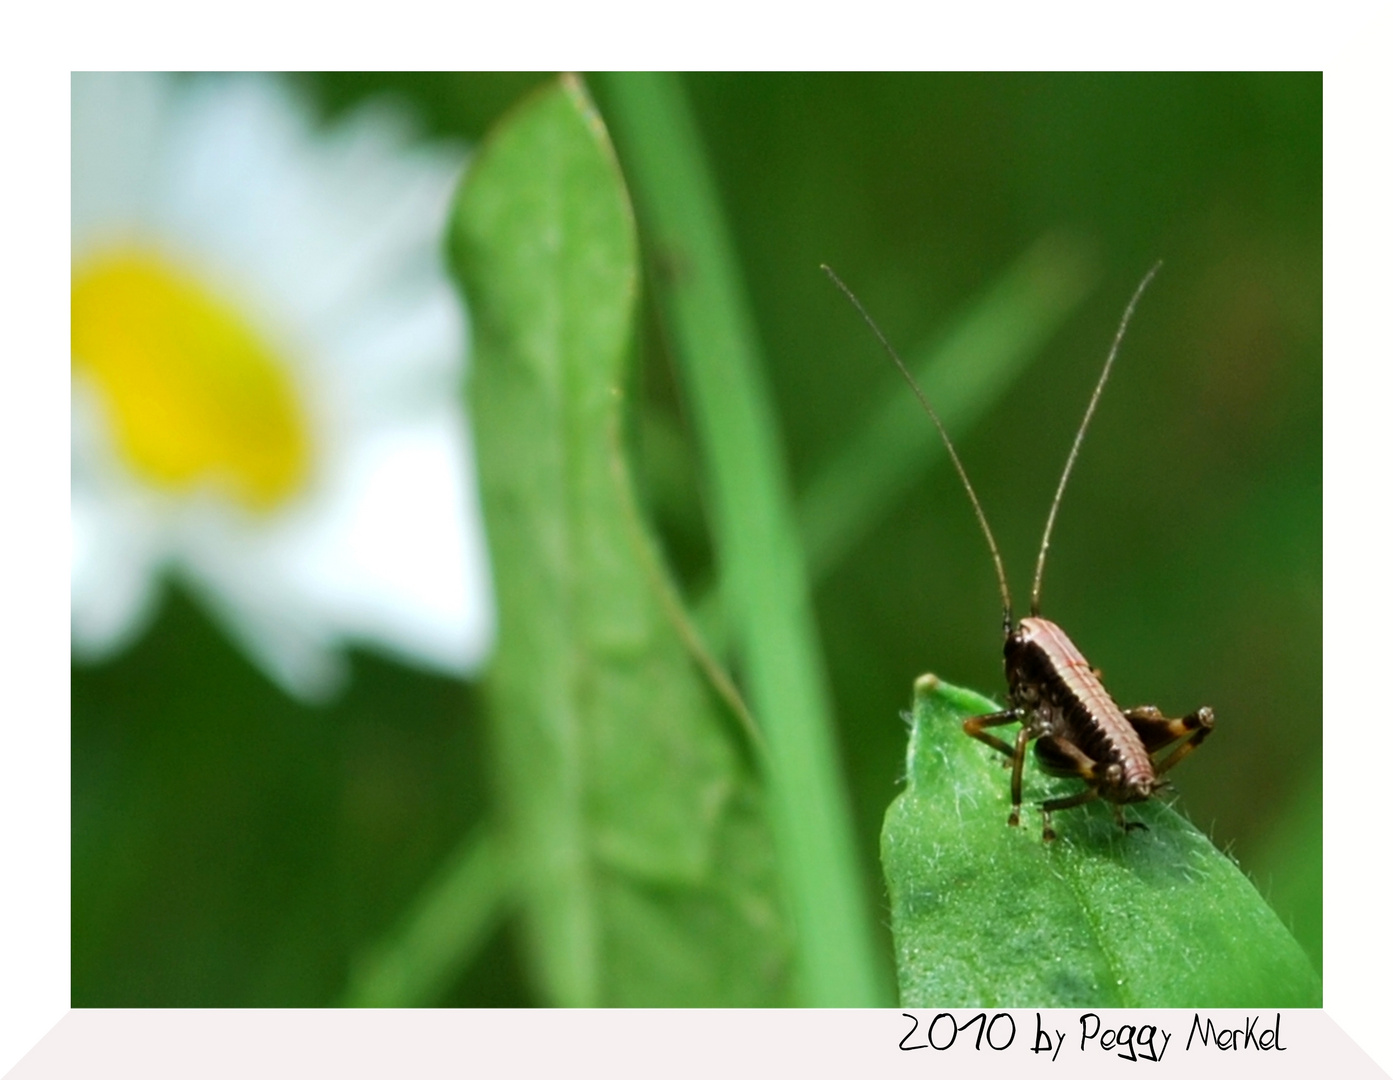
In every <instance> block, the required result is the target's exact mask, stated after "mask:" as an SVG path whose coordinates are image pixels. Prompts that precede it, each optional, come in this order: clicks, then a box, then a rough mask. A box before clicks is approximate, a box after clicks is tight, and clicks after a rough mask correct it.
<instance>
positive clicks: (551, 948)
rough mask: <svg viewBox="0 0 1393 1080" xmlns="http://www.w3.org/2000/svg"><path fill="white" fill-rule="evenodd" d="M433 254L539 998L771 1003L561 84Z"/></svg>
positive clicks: (769, 940)
mask: <svg viewBox="0 0 1393 1080" xmlns="http://www.w3.org/2000/svg"><path fill="white" fill-rule="evenodd" d="M449 248H450V254H451V257H452V261H453V264H454V267H455V270H456V273H457V275H458V277H459V279H460V282H461V285H462V287H463V289H464V292H465V294H466V296H467V298H468V301H469V310H470V314H471V318H472V322H473V330H474V338H475V351H474V356H473V384H472V386H471V394H470V397H471V413H472V415H473V417H474V430H475V437H476V443H477V454H478V459H479V476H480V488H481V492H482V496H483V500H484V508H485V519H486V523H487V528H488V536H489V548H490V552H491V557H492V560H493V570H494V579H495V588H496V590H497V596H498V604H499V609H500V617H499V624H500V632H499V634H500V636H499V641H498V647H497V652H496V654H495V658H494V662H493V666H492V669H491V671H490V674H489V681H488V698H489V711H490V719H491V723H492V729H493V731H492V734H493V744H494V748H495V752H496V763H495V769H494V771H495V774H496V779H497V784H498V787H499V793H500V796H501V802H502V811H503V821H504V829H505V832H504V834H503V837H502V839H503V842H504V843H505V844H506V845H507V851H508V853H509V859H510V861H511V862H512V865H513V866H514V869H515V873H516V881H517V887H518V902H519V906H520V909H521V912H522V919H523V928H524V937H525V942H526V945H527V950H528V956H529V961H530V965H531V968H532V971H533V973H534V976H535V979H536V982H537V985H538V987H539V989H540V991H541V993H542V995H543V997H544V998H545V999H546V1000H548V1001H551V1002H555V1003H557V1004H564V1005H758V1004H774V1003H783V1002H786V1001H787V994H786V986H787V981H788V971H789V963H788V959H787V945H786V941H787V934H786V932H785V930H784V927H783V924H782V919H781V916H780V912H779V899H780V897H779V894H778V888H777V884H776V879H775V869H774V856H773V844H772V841H771V839H770V837H769V835H768V827H767V824H766V816H765V809H764V806H763V794H762V791H761V789H760V786H759V782H758V778H757V776H756V770H755V766H754V758H755V754H754V753H753V752H752V751H751V747H750V743H749V738H748V733H747V731H746V730H745V729H744V728H743V727H742V726H741V723H740V718H739V716H738V715H737V713H736V712H735V711H733V710H732V708H731V704H730V699H729V697H728V696H726V695H723V693H722V689H723V688H722V686H721V685H720V682H719V680H718V679H716V680H713V678H712V677H711V669H710V667H709V665H707V664H705V663H704V661H703V658H702V657H701V655H700V654H699V651H698V650H696V648H695V646H694V641H695V638H694V635H693V634H692V633H691V631H690V628H689V627H688V626H687V624H686V622H685V619H684V616H683V615H682V612H681V609H680V606H679V604H678V601H677V599H676V593H675V590H674V589H673V587H672V585H671V583H670V581H669V579H668V578H667V576H666V574H665V572H664V570H663V568H662V566H661V563H660V560H659V557H658V554H657V548H656V545H655V543H654V541H653V539H652V537H651V535H650V533H649V531H648V529H647V526H646V524H645V523H644V522H643V521H642V520H641V519H640V517H639V515H638V513H637V510H636V507H635V502H634V495H633V490H632V484H631V482H630V477H629V471H628V466H627V462H626V460H625V458H624V456H623V451H622V439H621V429H622V419H623V407H624V401H623V395H622V388H623V386H624V385H625V367H626V364H627V362H628V359H629V354H630V350H631V339H632V335H633V319H634V306H635V298H636V294H637V289H638V254H637V244H636V237H635V231H634V223H633V218H632V213H631V210H630V207H629V203H628V200H627V195H626V193H625V190H624V185H623V181H622V179H621V176H620V174H619V169H618V166H617V164H616V162H615V160H614V157H613V154H612V151H611V149H610V146H609V143H608V141H607V137H606V134H605V131H604V128H603V125H602V123H601V121H600V118H599V117H598V115H597V114H596V113H595V112H594V110H593V108H592V107H591V105H590V102H589V100H588V98H587V97H586V95H585V91H584V89H583V88H582V87H581V85H580V83H579V82H578V80H575V79H573V78H564V79H562V80H560V81H559V82H557V83H555V84H553V85H551V86H549V87H547V88H546V89H545V90H544V91H542V92H540V93H538V94H537V95H535V96H533V97H532V98H530V99H528V100H527V101H526V102H525V103H524V104H523V105H522V106H520V107H519V108H518V109H516V110H515V111H514V112H513V113H512V114H510V116H509V117H507V118H506V119H505V121H504V122H503V123H502V124H500V125H499V127H498V128H497V129H496V130H495V131H494V133H493V135H492V136H491V138H490V139H489V140H488V141H487V142H486V144H485V145H484V147H483V148H482V149H481V151H480V153H479V156H478V158H477V160H476V162H475V164H474V166H473V168H472V170H471V172H470V175H469V178H468V180H467V181H466V183H465V186H464V188H463V189H462V191H461V193H460V196H459V198H458V200H457V202H456V207H455V214H454V219H453V222H452V225H451V232H450V238H449Z"/></svg>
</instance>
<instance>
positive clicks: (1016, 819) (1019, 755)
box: [1006, 724, 1030, 825]
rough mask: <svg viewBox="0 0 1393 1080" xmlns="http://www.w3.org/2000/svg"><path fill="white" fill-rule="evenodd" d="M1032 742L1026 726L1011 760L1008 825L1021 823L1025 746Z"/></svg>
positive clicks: (1017, 741)
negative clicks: (1022, 773)
mask: <svg viewBox="0 0 1393 1080" xmlns="http://www.w3.org/2000/svg"><path fill="white" fill-rule="evenodd" d="M1029 741H1030V729H1029V728H1028V727H1026V726H1025V725H1024V724H1022V725H1021V729H1020V731H1018V732H1016V749H1015V751H1014V757H1012V759H1011V816H1010V817H1008V818H1007V819H1006V824H1007V825H1019V824H1020V823H1021V770H1023V769H1024V768H1025V744H1026V743H1028V742H1029Z"/></svg>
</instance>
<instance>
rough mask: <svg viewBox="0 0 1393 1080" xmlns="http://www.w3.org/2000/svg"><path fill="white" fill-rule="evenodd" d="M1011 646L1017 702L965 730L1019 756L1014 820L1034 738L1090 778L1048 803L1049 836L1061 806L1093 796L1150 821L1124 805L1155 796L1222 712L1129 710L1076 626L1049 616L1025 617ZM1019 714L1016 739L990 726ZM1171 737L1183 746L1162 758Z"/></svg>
mask: <svg viewBox="0 0 1393 1080" xmlns="http://www.w3.org/2000/svg"><path fill="white" fill-rule="evenodd" d="M1004 652H1005V660H1006V682H1007V686H1008V688H1009V692H1010V701H1011V707H1010V708H1009V709H1003V710H1002V711H1001V712H998V713H991V714H989V715H987V716H974V717H972V718H971V719H969V720H967V721H966V722H965V723H964V724H963V730H964V731H965V732H966V733H967V734H969V735H971V736H972V737H973V738H974V739H979V740H981V741H982V742H984V743H986V744H987V745H988V746H990V747H992V748H993V749H995V750H999V751H1001V752H1002V753H1003V754H1006V755H1007V756H1008V757H1010V758H1011V759H1012V766H1013V767H1012V772H1011V816H1010V818H1009V822H1010V824H1012V825H1018V824H1020V806H1021V769H1022V765H1023V763H1024V760H1025V745H1026V743H1028V742H1030V741H1032V740H1033V741H1034V742H1035V758H1036V760H1037V761H1038V762H1039V764H1040V767H1041V768H1042V769H1043V770H1044V771H1045V772H1047V773H1049V774H1050V775H1052V776H1064V777H1074V778H1076V779H1080V780H1083V781H1084V782H1085V783H1086V784H1088V787H1087V788H1085V789H1084V790H1083V791H1081V792H1079V793H1078V794H1077V795H1071V796H1067V797H1064V798H1059V799H1048V800H1046V801H1045V802H1044V803H1043V804H1042V805H1041V807H1040V810H1041V813H1042V815H1043V816H1044V837H1045V839H1046V840H1052V839H1054V827H1053V825H1052V824H1051V821H1050V815H1051V813H1052V812H1053V811H1055V810H1064V809H1067V808H1069V807H1071V806H1079V805H1082V804H1083V803H1086V802H1092V801H1093V800H1094V799H1102V800H1104V801H1105V802H1109V803H1111V804H1112V806H1113V816H1114V817H1115V818H1116V819H1117V823H1118V824H1119V825H1121V826H1122V827H1123V828H1138V827H1141V826H1140V823H1138V822H1127V821H1125V820H1124V819H1123V817H1122V809H1121V808H1122V806H1123V805H1124V804H1126V803H1132V802H1143V801H1145V800H1146V799H1149V798H1150V797H1151V795H1152V794H1153V793H1154V792H1155V791H1156V789H1157V788H1159V787H1161V786H1163V785H1164V784H1165V781H1164V780H1163V779H1161V775H1162V774H1163V773H1165V772H1166V771H1168V770H1169V769H1171V768H1173V767H1174V766H1175V764H1176V763H1177V762H1179V761H1180V760H1181V759H1182V758H1184V757H1185V756H1186V755H1187V754H1189V753H1190V752H1191V751H1193V750H1194V749H1195V747H1197V746H1199V745H1200V743H1201V742H1203V741H1204V739H1205V738H1206V737H1207V736H1208V735H1209V733H1210V732H1211V731H1213V730H1214V713H1213V710H1211V709H1210V708H1208V707H1207V706H1206V707H1204V708H1200V709H1196V710H1195V711H1194V712H1193V713H1191V714H1189V715H1188V716H1185V717H1181V718H1178V719H1171V718H1169V717H1166V716H1163V715H1162V713H1161V711H1160V710H1159V709H1157V708H1156V707H1155V706H1150V705H1148V706H1143V707H1141V708H1136V709H1129V710H1126V711H1123V710H1122V709H1121V708H1119V707H1118V705H1117V703H1116V702H1115V701H1113V699H1112V695H1111V694H1109V693H1108V691H1107V690H1106V689H1105V688H1104V686H1103V684H1102V682H1101V680H1100V679H1099V678H1098V674H1097V672H1095V671H1094V670H1093V668H1092V667H1091V666H1090V665H1089V663H1088V661H1087V660H1086V659H1084V656H1083V653H1081V652H1080V651H1079V649H1078V647H1077V646H1076V645H1075V644H1074V643H1073V642H1072V641H1070V640H1069V635H1068V634H1066V633H1065V632H1064V631H1063V630H1062V629H1060V627H1059V626H1057V625H1056V624H1055V623H1052V622H1050V620H1048V619H1042V618H1039V617H1038V616H1032V617H1030V618H1025V619H1022V620H1021V621H1020V622H1019V623H1018V624H1017V625H1016V628H1015V629H1014V630H1012V631H1011V633H1010V634H1009V635H1007V638H1006V646H1005V650H1004ZM1015 722H1018V723H1020V725H1021V727H1020V730H1019V731H1018V732H1017V734H1016V745H1015V746H1011V745H1009V744H1008V743H1006V742H1005V741H1004V740H1002V739H999V738H997V737H996V736H995V735H991V734H988V733H987V732H986V731H985V730H984V729H985V728H989V727H996V726H998V725H1001V724H1009V723H1015ZM1172 743H1176V744H1177V745H1176V746H1175V749H1173V750H1172V751H1171V752H1170V753H1169V754H1168V755H1167V756H1166V757H1165V758H1164V759H1163V760H1161V761H1159V762H1158V761H1154V760H1153V755H1154V754H1156V753H1157V752H1158V751H1160V750H1163V749H1165V748H1166V747H1167V746H1170V745H1171V744H1172Z"/></svg>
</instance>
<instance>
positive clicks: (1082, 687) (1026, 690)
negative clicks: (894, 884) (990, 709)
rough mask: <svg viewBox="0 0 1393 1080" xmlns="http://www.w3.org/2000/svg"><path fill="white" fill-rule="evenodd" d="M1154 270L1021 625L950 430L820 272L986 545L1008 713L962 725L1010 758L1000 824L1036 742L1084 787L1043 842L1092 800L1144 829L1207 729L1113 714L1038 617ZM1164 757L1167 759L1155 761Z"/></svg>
mask: <svg viewBox="0 0 1393 1080" xmlns="http://www.w3.org/2000/svg"><path fill="white" fill-rule="evenodd" d="M1160 266H1161V264H1160V263H1157V264H1156V265H1155V266H1153V267H1152V268H1151V270H1150V271H1149V272H1148V273H1147V275H1146V277H1144V278H1143V279H1142V282H1141V284H1140V285H1138V286H1137V290H1136V292H1134V293H1133V294H1132V299H1131V301H1130V302H1129V303H1128V304H1127V309H1126V311H1124V312H1123V315H1122V322H1121V324H1120V325H1119V326H1118V328H1117V335H1116V336H1115V337H1114V338H1113V343H1112V348H1111V349H1110V350H1109V351H1108V358H1107V360H1106V361H1105V362H1104V364H1103V373H1102V375H1100V376H1099V377H1098V385H1097V386H1095V387H1094V388H1093V396H1092V397H1091V398H1090V399H1089V402H1088V409H1087V411H1086V412H1085V413H1084V417H1083V422H1082V423H1081V424H1079V430H1078V433H1077V434H1076V435H1075V436H1074V445H1073V447H1072V449H1070V451H1069V458H1068V460H1067V461H1066V462H1065V464H1064V473H1063V475H1062V476H1060V478H1059V486H1058V488H1056V489H1055V493H1054V501H1053V503H1051V504H1050V513H1049V517H1048V518H1047V519H1046V521H1045V533H1044V536H1043V538H1042V539H1041V541H1040V555H1039V558H1038V559H1037V560H1036V563H1035V581H1034V585H1033V587H1032V589H1031V593H1030V615H1029V617H1028V618H1024V619H1021V620H1020V622H1018V623H1017V622H1015V621H1014V620H1013V618H1012V614H1011V610H1012V609H1011V592H1010V589H1009V588H1008V587H1007V584H1006V571H1005V569H1004V567H1003V566H1002V562H1001V553H1000V552H999V551H998V550H997V546H996V540H995V538H994V537H993V536H992V531H991V527H990V526H989V525H988V524H987V516H986V514H985V513H983V511H982V504H981V503H980V502H979V501H978V499H977V493H976V492H975V491H974V490H973V488H972V482H971V481H970V480H968V478H967V471H966V470H965V469H964V468H963V464H962V461H961V460H960V459H959V458H958V452H957V450H956V449H954V447H953V441H952V440H951V439H949V438H948V432H947V430H946V429H945V428H944V426H943V423H942V421H940V420H939V418H938V414H937V413H936V412H934V410H933V406H932V405H930V404H929V399H928V398H927V397H925V396H924V392H923V391H922V390H921V389H919V384H918V383H917V382H915V381H914V376H912V375H911V374H910V373H909V369H908V368H907V367H906V366H905V363H904V361H903V360H901V359H900V357H899V355H898V354H897V353H896V352H895V350H894V348H893V347H892V346H891V344H890V342H889V340H888V339H887V338H886V337H885V334H884V333H882V331H881V329H880V327H878V326H877V325H876V324H875V321H874V320H873V319H872V318H871V317H870V315H869V314H867V312H866V309H865V308H864V307H862V306H861V302H860V301H859V300H857V299H856V296H855V295H854V294H853V293H852V292H851V290H850V289H848V288H847V287H846V285H845V284H843V283H842V280H841V279H840V278H839V277H837V275H836V274H835V273H833V272H832V270H831V269H830V268H829V267H827V266H824V267H823V270H825V271H826V272H827V275H828V276H829V277H830V278H831V279H832V281H833V282H834V283H835V284H836V286H837V287H838V288H839V289H841V290H842V292H843V293H845V294H846V296H847V298H848V299H849V300H850V301H851V302H852V304H854V305H855V307H856V310H857V311H859V312H860V313H861V317H862V318H864V319H865V320H866V322H867V324H868V325H869V326H870V328H871V330H872V331H873V332H874V333H875V335H876V337H877V338H879V339H880V343H881V345H883V346H884V347H885V351H886V352H887V353H889V354H890V358H891V359H892V360H894V361H895V365H896V366H897V367H898V368H899V369H900V372H901V374H903V375H904V377H905V378H906V379H908V380H909V385H910V386H911V387H913V389H914V393H915V394H916V395H917V396H918V398H919V403H920V404H921V405H923V406H924V411H925V412H927V413H928V414H929V417H930V419H932V420H933V422H934V426H935V427H937V428H938V433H939V435H941V436H942V437H943V445H944V446H946V447H947V449H948V455H949V457H951V458H952V460H953V466H954V467H955V468H956V469H957V470H958V476H959V477H960V478H961V479H962V482H963V487H964V488H966V489H967V495H968V498H969V499H971V500H972V508H973V510H974V511H976V514H977V521H978V523H979V524H980V525H981V527H982V533H983V535H985V536H986V538H987V546H988V547H989V548H990V549H991V555H992V562H993V563H994V564H995V566H996V577H997V583H998V584H999V585H1000V587H1001V605H1002V624H1003V630H1004V632H1005V636H1006V645H1005V649H1004V653H1005V659H1006V684H1007V687H1008V699H1009V701H1010V705H1009V707H1008V708H1005V709H1002V710H1001V711H1000V712H995V713H988V714H987V715H985V716H974V717H971V718H970V719H968V720H967V721H965V722H964V723H963V730H964V731H965V732H967V734H969V735H971V736H972V737H973V738H974V739H978V740H980V741H981V742H984V743H986V744H987V745H988V746H990V747H991V748H992V749H993V750H999V751H1000V752H1001V753H1003V754H1005V755H1006V756H1007V757H1009V758H1010V759H1011V815H1010V817H1009V818H1007V823H1008V824H1010V825H1019V824H1020V819H1021V773H1022V770H1023V769H1024V766H1025V748H1026V745H1027V744H1028V743H1030V742H1034V743H1035V757H1036V760H1037V761H1038V762H1039V764H1040V767H1041V768H1042V769H1043V770H1044V771H1045V772H1047V773H1049V774H1051V775H1052V776H1063V777H1074V778H1077V779H1080V780H1082V781H1083V782H1084V783H1085V784H1086V785H1087V787H1086V788H1084V790H1083V791H1080V792H1078V793H1077V794H1075V795H1068V796H1063V797H1060V798H1056V799H1047V800H1045V801H1044V802H1043V803H1042V804H1041V805H1040V812H1041V815H1042V816H1043V818H1044V839H1046V840H1053V839H1054V835H1055V834H1054V826H1053V825H1052V824H1051V821H1050V815H1051V814H1053V813H1054V811H1056V810H1067V809H1068V808H1069V807H1072V806H1081V805H1083V804H1084V803H1088V802H1092V801H1093V800H1094V799H1103V800H1105V801H1107V802H1109V803H1111V804H1112V811H1113V817H1114V818H1115V819H1116V821H1117V823H1118V825H1120V826H1121V827H1122V828H1123V829H1124V830H1130V829H1137V828H1145V827H1146V826H1145V825H1143V824H1142V823H1140V822H1129V821H1127V820H1126V819H1125V818H1124V817H1123V813H1122V807H1123V806H1125V805H1126V804H1127V803H1134V802H1142V801H1144V800H1146V799H1149V798H1150V797H1151V795H1152V794H1153V793H1154V792H1155V791H1156V790H1157V789H1158V788H1161V787H1163V786H1165V785H1166V784H1167V783H1168V782H1167V781H1166V780H1165V779H1163V774H1165V773H1166V772H1168V771H1169V770H1171V769H1172V768H1174V767H1175V766H1176V765H1177V764H1178V763H1179V762H1180V761H1181V760H1182V759H1183V758H1185V757H1186V756H1187V755H1188V754H1190V753H1191V752H1192V751H1193V750H1194V749H1195V748H1196V747H1197V746H1199V745H1200V743H1202V742H1203V741H1204V740H1205V739H1206V738H1207V737H1208V735H1209V733H1210V732H1211V731H1213V730H1214V712H1213V710H1212V709H1210V708H1209V707H1208V706H1204V707H1202V708H1199V709H1196V710H1195V711H1194V712H1192V713H1190V714H1189V715H1188V716H1183V717H1180V718H1178V719H1173V718H1171V717H1167V716H1164V715H1163V714H1162V713H1161V711H1160V710H1159V709H1158V708H1156V707H1155V706H1154V705H1143V706H1141V707H1139V708H1135V709H1127V710H1125V711H1124V710H1123V709H1120V708H1119V707H1118V705H1117V703H1116V702H1115V701H1113V699H1112V695H1110V694H1109V693H1108V692H1107V690H1106V689H1105V688H1104V687H1103V683H1102V680H1101V678H1100V677H1099V673H1098V672H1097V671H1096V670H1095V669H1094V668H1093V667H1091V666H1090V665H1089V663H1088V661H1087V660H1085V659H1084V657H1083V654H1082V653H1081V652H1080V651H1079V649H1078V647H1077V646H1076V645H1075V644H1074V643H1073V642H1072V641H1070V640H1069V635H1068V634H1066V633H1065V632H1064V631H1063V630H1062V629H1060V627H1059V626H1058V625H1057V624H1056V623H1053V622H1051V621H1050V620H1049V619H1045V618H1041V617H1040V583H1041V580H1042V579H1043V577H1044V573H1045V555H1046V553H1047V552H1048V551H1049V548H1050V533H1051V532H1052V531H1053V530H1054V519H1055V516H1056V514H1057V512H1058V510H1059V502H1060V499H1061V498H1062V497H1063V495H1064V488H1065V485H1067V484H1068V482H1069V474H1070V473H1071V472H1072V471H1073V469H1074V462H1075V461H1076V460H1077V458H1078V455H1079V447H1080V446H1081V445H1083V437H1084V433H1085V432H1086V431H1087V430H1088V425H1089V422H1090V421H1091V420H1092V419H1093V412H1094V410H1095V409H1096V408H1097V406H1098V399H1099V397H1101V396H1102V393H1103V386H1104V385H1105V384H1106V383H1107V381H1108V375H1109V374H1110V373H1111V372H1112V365H1113V361H1114V360H1115V359H1116V358H1117V351H1118V348H1119V347H1120V346H1121V344H1122V337H1123V335H1124V334H1125V333H1126V331H1127V324H1128V322H1129V321H1131V318H1132V313H1133V311H1135V310H1136V306H1137V301H1138V300H1140V299H1141V294H1142V293H1143V292H1144V291H1145V289H1146V287H1147V285H1149V284H1150V283H1151V279H1152V278H1153V277H1154V276H1155V275H1156V271H1157V270H1159V269H1160ZM1013 723H1019V724H1020V729H1019V730H1018V731H1017V732H1016V738H1015V742H1014V743H1008V742H1006V741H1005V740H1004V739H1001V738H998V737H997V736H996V735H994V734H992V733H991V732H989V731H988V730H987V729H988V728H994V727H1001V726H1003V725H1005V724H1013ZM1167 750H1168V751H1169V752H1167V753H1165V754H1164V756H1161V755H1162V753H1163V752H1165V751H1167Z"/></svg>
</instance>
